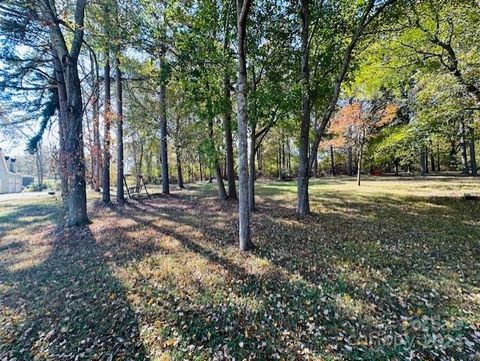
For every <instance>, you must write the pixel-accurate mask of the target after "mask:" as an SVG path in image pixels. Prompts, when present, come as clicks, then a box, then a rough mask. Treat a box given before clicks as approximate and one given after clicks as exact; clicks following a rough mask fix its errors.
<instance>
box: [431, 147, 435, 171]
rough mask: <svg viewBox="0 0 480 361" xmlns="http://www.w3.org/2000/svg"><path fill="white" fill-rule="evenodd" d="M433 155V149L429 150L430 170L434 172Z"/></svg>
mask: <svg viewBox="0 0 480 361" xmlns="http://www.w3.org/2000/svg"><path fill="white" fill-rule="evenodd" d="M435 169H436V168H435V154H434V153H433V149H432V148H430V170H431V171H432V172H435Z"/></svg>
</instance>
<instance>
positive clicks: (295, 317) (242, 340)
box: [130, 194, 480, 360]
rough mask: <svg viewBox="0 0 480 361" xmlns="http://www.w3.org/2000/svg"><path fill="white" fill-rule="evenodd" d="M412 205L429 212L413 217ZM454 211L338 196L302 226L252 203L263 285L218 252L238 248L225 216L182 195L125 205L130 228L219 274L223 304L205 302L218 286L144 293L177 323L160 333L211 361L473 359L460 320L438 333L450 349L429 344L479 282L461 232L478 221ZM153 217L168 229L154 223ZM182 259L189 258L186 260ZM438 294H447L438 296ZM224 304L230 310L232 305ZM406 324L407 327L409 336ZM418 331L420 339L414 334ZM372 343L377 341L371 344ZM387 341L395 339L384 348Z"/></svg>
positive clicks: (472, 246)
mask: <svg viewBox="0 0 480 361" xmlns="http://www.w3.org/2000/svg"><path fill="white" fill-rule="evenodd" d="M416 202H418V203H422V204H423V203H425V202H427V203H428V204H427V205H424V206H423V207H419V208H416V207H415V203H416ZM463 203H464V201H463V200H459V199H446V198H432V199H427V200H425V198H418V199H417V198H409V199H407V200H396V199H391V198H388V197H386V196H385V197H383V196H382V197H374V198H373V199H372V197H370V199H368V198H366V197H360V198H356V199H353V200H352V199H351V198H345V199H342V197H341V196H339V195H338V194H336V195H335V196H333V197H332V198H331V199H330V203H329V204H327V206H326V209H324V210H323V211H322V212H321V213H320V214H317V215H315V216H313V217H310V218H309V219H306V220H299V219H297V218H296V216H295V213H294V209H293V208H289V207H285V206H284V205H283V204H282V203H281V202H276V201H273V200H268V201H265V202H259V212H258V213H257V214H256V215H255V217H254V224H253V227H254V235H256V237H255V238H256V242H257V245H258V246H259V247H258V248H257V250H256V251H255V252H254V257H260V259H263V260H264V261H265V262H266V263H267V264H268V265H269V267H268V268H269V272H267V273H266V275H263V276H262V275H260V276H259V275H256V274H254V273H252V272H251V271H250V270H248V269H247V268H246V267H248V262H247V264H243V263H244V262H243V261H242V259H240V260H239V259H232V258H231V257H229V256H227V255H226V254H225V252H224V251H223V250H224V248H225V245H227V246H228V245H235V243H236V241H235V240H236V233H237V228H236V219H235V214H234V212H233V211H232V209H230V211H228V210H227V211H225V209H224V207H219V206H218V205H216V204H215V203H214V204H212V203H211V202H210V203H209V202H208V200H207V201H205V199H200V198H197V199H195V197H192V196H191V195H189V196H188V197H187V196H177V197H170V198H168V199H162V201H161V202H159V203H156V202H146V203H132V204H130V207H131V210H132V212H130V216H131V219H132V220H134V221H135V222H136V223H137V225H142V227H149V228H151V229H154V230H155V232H156V233H157V234H158V235H159V237H161V236H164V235H168V236H171V237H173V238H174V239H176V240H178V241H179V242H180V243H181V244H182V245H183V247H185V249H186V250H188V252H190V253H193V254H196V255H198V256H200V257H202V258H204V259H206V260H208V262H209V263H212V264H215V265H218V266H219V267H221V268H222V269H223V270H225V271H226V272H227V274H226V275H227V276H226V277H225V280H226V281H225V283H226V285H225V287H226V288H227V290H228V291H225V290H217V291H218V292H220V293H221V296H219V298H220V299H221V300H223V302H216V301H215V297H213V296H212V297H213V298H212V297H210V298H209V297H207V301H205V294H207V295H208V294H210V293H212V292H213V293H215V292H216V291H215V289H213V290H212V289H207V290H206V289H205V288H204V287H200V286H198V285H195V284H193V285H192V287H193V288H195V289H196V291H194V294H195V295H196V298H195V297H193V298H192V297H189V296H185V298H183V299H182V298H181V297H179V296H178V292H179V288H178V287H177V286H176V285H175V284H174V285H173V286H171V287H170V288H169V287H162V288H161V290H155V288H156V287H157V286H156V285H155V284H153V285H150V287H151V289H150V291H148V288H147V290H145V289H143V291H142V292H143V295H144V296H145V298H146V299H151V298H152V297H153V298H160V299H161V301H160V302H162V303H164V304H167V303H169V302H172V300H175V302H174V303H173V305H174V307H172V309H168V308H167V309H165V308H164V309H163V310H162V312H164V313H165V312H166V313H167V316H166V317H167V318H168V319H171V320H173V321H172V322H173V325H174V326H175V327H172V329H171V332H167V335H168V336H169V337H174V336H175V335H181V339H182V340H183V342H186V344H185V345H187V344H194V345H196V346H197V347H198V348H202V347H205V348H207V349H209V350H210V351H209V352H210V353H207V354H209V355H210V354H213V353H215V352H223V353H225V352H230V353H231V354H232V356H235V357H239V358H242V357H247V356H248V355H249V354H250V355H251V354H256V355H260V357H262V355H263V357H267V355H273V354H281V355H288V356H289V357H292V359H293V358H295V357H297V358H303V357H306V355H307V354H308V352H311V353H313V354H314V355H317V356H322V357H327V356H328V355H330V356H345V357H348V358H356V357H360V356H361V357H363V359H365V357H366V358H368V359H379V360H380V359H385V358H389V357H407V356H408V355H409V354H410V351H412V352H414V354H415V355H417V356H419V357H434V356H435V353H436V352H437V351H436V350H437V349H442V350H443V351H442V352H447V354H449V355H451V356H452V357H463V356H464V355H466V352H472V351H471V350H467V349H466V348H465V347H466V346H465V345H467V346H468V342H470V343H471V342H472V341H471V337H472V334H473V328H472V327H473V326H472V325H471V324H469V323H468V322H467V323H465V322H464V321H462V320H461V319H460V318H459V319H457V320H458V322H457V321H455V322H454V326H452V328H451V329H446V328H442V330H441V332H440V333H441V335H442V337H446V338H447V337H448V338H450V339H453V340H455V342H457V343H454V342H450V341H448V342H447V341H446V342H443V341H441V342H440V344H435V343H434V342H433V341H432V339H433V340H435V337H436V336H435V335H434V334H433V332H434V330H438V329H439V327H440V328H441V327H443V326H442V325H443V324H444V322H446V321H447V320H450V317H451V316H452V312H454V313H455V312H457V313H459V314H458V316H461V313H462V311H460V309H461V307H463V305H464V303H463V302H464V301H465V299H463V298H462V292H466V293H467V294H469V293H472V292H473V293H474V292H475V287H476V286H477V285H478V281H479V279H478V274H477V272H476V267H473V269H472V267H471V265H472V263H474V262H475V259H476V258H475V257H476V256H475V254H478V252H477V250H478V239H480V234H479V231H478V229H477V228H476V227H475V226H474V225H468V224H463V223H461V224H459V223H458V219H463V218H465V219H472V218H475V216H474V214H476V213H473V214H469V213H468V212H465V210H464V208H463V207H464V204H463ZM345 204H347V207H345ZM339 205H340V206H339ZM436 207H440V208H439V209H441V210H442V211H441V212H437V208H436ZM356 210H358V212H355V211H356ZM409 212H410V213H409ZM452 213H453V214H454V215H455V213H459V214H457V215H456V216H454V217H452V216H451V215H452ZM200 215H201V216H200ZM399 217H400V218H399ZM158 219H160V220H162V221H165V220H167V221H168V223H167V224H165V225H157V224H156V220H158ZM182 227H183V228H182ZM185 227H186V228H185ZM182 229H183V230H182ZM452 229H454V230H456V231H455V232H456V233H455V234H453V233H452ZM193 230H197V231H200V234H199V235H194V234H193V232H191V231H193ZM453 241H454V242H455V243H453ZM475 252H477V253H475ZM189 257H194V256H185V260H186V259H189ZM244 257H245V259H247V260H248V259H249V258H250V257H251V256H247V255H244ZM192 259H193V258H192ZM465 260H468V261H467V262H466V263H463V262H465ZM176 266H178V267H182V263H181V262H180V263H179V264H176ZM434 269H435V270H436V271H435V273H432V270H434ZM204 271H205V270H204ZM204 271H202V270H199V272H204ZM461 276H463V277H464V279H463V280H462V279H461ZM444 286H449V287H451V289H443V290H442V287H444ZM435 288H437V289H435ZM455 289H456V290H457V291H458V289H462V291H460V292H457V291H455ZM232 297H233V298H234V299H236V300H237V301H235V302H236V303H239V304H237V305H236V304H235V302H234V303H233V305H232V300H231V298H232ZM179 298H180V300H179ZM238 299H240V300H243V301H240V302H239V301H238ZM202 300H203V301H202ZM179 304H180V305H179ZM472 306H473V308H472V309H471V310H463V311H466V312H467V313H468V312H472V311H473V312H475V310H476V307H477V308H478V305H472ZM179 310H181V313H179ZM424 317H426V319H425V318H424ZM402 319H403V320H404V322H401V320H402ZM405 322H407V324H408V322H413V323H414V324H415V326H407V327H406V326H405ZM418 322H420V323H421V328H422V332H426V333H427V335H425V334H418V333H417V331H416V329H415V327H417V326H418V324H416V323H418ZM449 322H450V321H449ZM252 325H253V326H252ZM409 327H410V328H409ZM370 334H372V335H375V336H374V337H373V338H371V337H370V338H369V336H368V335H370ZM432 334H433V336H432V339H430V338H429V337H430V336H431V335H432ZM389 337H390V338H391V337H394V339H391V340H392V342H388V340H389V339H390V338H389ZM386 340H387V341H386ZM465 340H467V341H466V342H465V343H463V341H465ZM469 340H470V341H469ZM393 341H395V342H393ZM432 342H433V343H432ZM225 345H227V347H226V348H225ZM239 345H242V346H239ZM352 345H353V346H352ZM399 345H400V346H399ZM402 345H403V346H402ZM222 347H224V349H222ZM222 350H223V351H222ZM226 350H229V351H226ZM305 350H307V351H305ZM198 352H201V351H198ZM302 352H307V353H306V354H302ZM415 352H416V353H415ZM223 355H224V354H223ZM294 355H296V356H294ZM179 357H185V354H182V353H180V354H179Z"/></svg>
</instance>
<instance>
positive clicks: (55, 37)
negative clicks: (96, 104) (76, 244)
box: [37, 0, 88, 226]
mask: <svg viewBox="0 0 480 361" xmlns="http://www.w3.org/2000/svg"><path fill="white" fill-rule="evenodd" d="M54 5H55V4H54V3H53V7H52V3H51V2H50V1H46V0H41V1H39V2H38V3H37V6H38V9H39V14H40V16H41V19H42V20H43V21H46V23H47V24H48V28H49V31H50V37H51V42H52V52H53V58H54V59H53V61H54V68H55V74H56V79H57V84H58V91H59V98H60V113H61V115H60V116H59V122H60V123H61V124H60V128H61V129H62V128H63V130H61V133H60V138H61V139H63V142H62V141H61V142H60V146H61V150H60V154H61V157H62V158H63V159H64V160H65V161H62V164H66V169H67V173H68V194H67V225H69V226H74V225H82V224H85V223H87V222H88V217H87V195H86V182H85V157H84V152H83V133H82V116H83V102H82V92H81V85H80V78H79V76H78V58H79V55H80V50H81V47H82V43H83V33H84V16H85V5H86V1H85V0H77V1H76V3H75V8H74V11H73V13H74V15H73V19H74V22H73V29H72V32H73V39H72V42H71V45H70V47H68V46H67V40H66V38H65V34H64V30H62V28H61V25H60V24H62V23H63V21H62V19H60V18H59V17H58V11H57V9H56V8H55V7H54ZM62 146H63V147H62Z"/></svg>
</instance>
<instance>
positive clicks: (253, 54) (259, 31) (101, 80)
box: [0, 0, 480, 250]
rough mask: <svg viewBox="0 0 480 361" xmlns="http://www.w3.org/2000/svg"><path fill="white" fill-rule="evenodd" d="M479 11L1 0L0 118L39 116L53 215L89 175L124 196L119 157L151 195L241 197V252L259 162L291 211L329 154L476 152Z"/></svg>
mask: <svg viewBox="0 0 480 361" xmlns="http://www.w3.org/2000/svg"><path fill="white" fill-rule="evenodd" d="M479 14H480V12H479V9H478V5H477V4H476V3H475V1H473V0H462V1H440V0H426V1H422V2H418V1H414V0H382V1H378V0H365V1H357V0H332V1H323V0H322V1H316V0H315V1H311V0H299V1H298V2H285V1H282V0H258V1H257V0H256V1H253V0H237V1H232V0H218V1H215V0H213V1H212V0H192V1H168V2H167V1H156V0H133V1H126V0H104V1H102V2H87V1H86V0H76V1H73V2H72V1H62V0H56V1H52V0H39V1H36V2H31V1H28V0H5V1H3V2H2V4H0V41H1V43H2V51H1V54H0V57H1V61H2V64H3V66H2V67H0V72H1V78H0V84H1V86H2V90H3V92H2V95H1V106H2V114H5V113H6V114H8V113H9V112H10V114H11V116H5V115H4V116H3V117H4V118H5V120H4V121H3V125H10V128H9V129H10V130H9V131H12V132H14V131H15V129H20V128H21V127H22V126H23V125H24V124H30V125H31V124H37V126H36V128H37V129H38V132H37V134H36V135H35V136H34V137H33V138H32V139H31V141H30V143H29V146H28V149H29V150H30V151H31V152H36V151H37V150H38V144H39V142H40V141H41V139H42V136H43V134H44V133H45V131H46V129H48V128H56V129H57V130H58V133H59V151H58V157H57V164H56V169H57V170H58V172H59V174H60V178H61V189H62V198H63V200H64V205H65V211H66V220H67V224H68V225H79V224H84V223H86V222H88V217H87V203H86V187H87V182H88V183H90V185H91V187H92V188H93V189H94V190H96V191H99V192H102V198H103V201H104V202H105V203H109V202H111V195H110V191H111V188H112V186H113V187H115V188H116V192H115V194H116V202H118V203H119V204H122V203H123V202H124V201H125V194H124V184H123V179H124V176H125V175H126V174H129V173H132V174H134V175H138V174H142V175H143V176H144V179H146V180H147V181H150V182H158V183H160V184H161V190H162V192H163V193H169V192H170V185H171V182H176V183H178V187H180V188H183V186H184V182H187V181H195V180H202V179H209V180H212V181H215V183H216V185H217V190H218V197H219V199H220V200H222V201H223V200H227V199H230V200H236V199H237V198H238V203H239V221H240V234H239V236H240V247H241V249H243V250H247V249H249V248H251V247H252V246H253V244H252V243H251V240H250V226H249V224H250V221H249V218H250V214H251V212H252V211H254V210H255V180H256V178H257V177H260V176H270V177H272V176H273V177H278V178H280V179H288V178H293V177H296V179H297V182H298V201H297V213H298V215H299V216H306V215H308V214H309V213H310V205H309V193H308V190H309V179H310V178H311V177H312V176H318V175H319V174H320V173H321V170H320V168H321V166H322V164H324V163H325V162H326V159H329V160H330V163H331V164H333V167H332V172H335V171H336V170H335V164H336V163H335V159H334V158H335V157H338V156H340V155H342V156H343V155H345V157H346V160H345V162H346V164H347V166H346V168H347V169H346V172H347V173H348V174H353V172H354V171H357V176H358V182H359V184H360V175H361V173H362V169H365V168H370V167H382V169H385V170H391V169H392V167H393V168H394V170H395V171H398V170H399V169H401V168H402V167H403V168H405V169H407V168H409V169H411V168H412V167H415V166H416V165H417V164H420V163H421V164H422V169H423V168H425V167H426V166H427V163H428V162H427V159H428V160H429V161H430V162H431V160H432V155H433V154H435V157H436V160H434V163H435V165H436V166H440V164H442V165H444V164H445V162H446V156H445V154H446V153H445V152H450V158H449V159H450V160H448V162H449V167H451V168H452V169H454V168H457V167H458V166H457V163H458V162H457V158H458V155H457V154H461V159H462V160H463V161H465V159H466V158H465V156H464V155H465V150H466V148H467V147H468V146H467V144H470V153H471V154H474V153H475V151H474V148H475V147H474V146H475V129H476V123H477V119H478V107H479V102H480V91H479V84H478V76H476V75H475V74H478V70H479V69H478V68H479V66H478V64H479V61H478V60H479V59H478V57H479V55H478V54H479V52H478V51H476V49H477V50H478V44H477V42H476V41H475V39H478V38H480V37H479V35H480V34H479V29H478V26H477V24H478V22H479ZM12 129H13V130H12ZM325 149H326V151H322V150H325ZM447 149H448V150H447ZM319 150H320V151H319ZM459 150H460V151H459ZM335 152H336V153H337V154H336V155H335V154H334V153H335ZM420 158H421V161H420ZM473 159H474V156H473V157H472V160H471V161H470V162H469V163H470V165H471V166H470V167H471V169H472V171H471V172H472V173H473V169H474V168H475V169H476V166H475V167H474V164H476V163H475V162H474V160H473ZM454 160H455V161H454ZM353 163H356V164H353ZM431 164H433V163H431ZM465 167H466V165H465V166H464V168H465ZM339 170H340V169H338V170H337V171H339ZM424 172H426V169H424ZM137 180H138V177H137ZM237 189H238V193H237Z"/></svg>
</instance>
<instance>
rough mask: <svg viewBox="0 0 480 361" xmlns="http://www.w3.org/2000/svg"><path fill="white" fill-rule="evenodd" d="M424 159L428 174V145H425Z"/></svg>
mask: <svg viewBox="0 0 480 361" xmlns="http://www.w3.org/2000/svg"><path fill="white" fill-rule="evenodd" d="M424 161H425V173H427V174H428V172H429V169H428V147H425V158H424Z"/></svg>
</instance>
